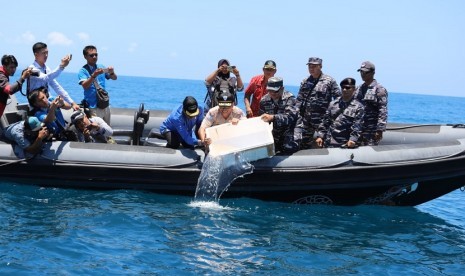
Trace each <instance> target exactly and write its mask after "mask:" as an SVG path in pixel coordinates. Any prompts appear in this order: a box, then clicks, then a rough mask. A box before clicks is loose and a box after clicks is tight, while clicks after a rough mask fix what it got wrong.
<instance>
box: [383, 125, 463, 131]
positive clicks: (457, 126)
mask: <svg viewBox="0 0 465 276" xmlns="http://www.w3.org/2000/svg"><path fill="white" fill-rule="evenodd" d="M445 125H446V126H451V127H452V128H465V124H445ZM426 126H443V125H442V124H415V125H408V126H399V127H387V128H386V130H401V129H408V128H415V127H426Z"/></svg>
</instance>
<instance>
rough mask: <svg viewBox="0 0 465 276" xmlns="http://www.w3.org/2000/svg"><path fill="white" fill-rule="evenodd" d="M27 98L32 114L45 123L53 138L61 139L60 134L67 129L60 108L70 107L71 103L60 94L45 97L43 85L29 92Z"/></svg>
mask: <svg viewBox="0 0 465 276" xmlns="http://www.w3.org/2000/svg"><path fill="white" fill-rule="evenodd" d="M27 100H28V101H29V105H30V106H31V107H33V112H34V116H36V117H37V118H38V119H39V120H40V121H41V122H43V123H44V124H46V125H47V127H48V129H49V130H50V132H51V133H52V134H53V135H54V137H55V138H57V139H60V140H63V138H62V137H60V134H61V133H63V132H64V131H65V130H66V129H67V126H66V121H65V119H64V117H63V114H62V112H61V109H71V105H70V104H69V103H67V102H66V101H64V100H63V98H62V97H61V96H58V97H56V98H47V93H46V90H45V88H44V87H42V88H39V89H36V90H34V91H32V92H31V93H29V95H28V97H27Z"/></svg>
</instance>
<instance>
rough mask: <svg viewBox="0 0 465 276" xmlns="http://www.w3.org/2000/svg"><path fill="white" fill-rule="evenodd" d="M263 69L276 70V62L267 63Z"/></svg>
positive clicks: (268, 61)
mask: <svg viewBox="0 0 465 276" xmlns="http://www.w3.org/2000/svg"><path fill="white" fill-rule="evenodd" d="M263 69H276V62H274V61H273V60H267V61H265V65H263Z"/></svg>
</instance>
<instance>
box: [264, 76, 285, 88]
mask: <svg viewBox="0 0 465 276" xmlns="http://www.w3.org/2000/svg"><path fill="white" fill-rule="evenodd" d="M281 87H283V78H281V77H271V78H269V79H268V82H267V83H266V90H273V91H278V90H279V89H281Z"/></svg>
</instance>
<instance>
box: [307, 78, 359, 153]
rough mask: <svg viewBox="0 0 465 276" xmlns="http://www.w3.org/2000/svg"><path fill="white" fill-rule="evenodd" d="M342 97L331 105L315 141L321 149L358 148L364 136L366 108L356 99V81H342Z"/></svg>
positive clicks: (349, 79)
mask: <svg viewBox="0 0 465 276" xmlns="http://www.w3.org/2000/svg"><path fill="white" fill-rule="evenodd" d="M341 89H342V96H341V97H339V98H337V99H336V100H334V101H332V102H331V103H330V104H329V107H328V110H327V111H326V114H325V116H324V117H323V121H322V122H321V124H320V126H319V127H318V134H317V138H316V140H315V142H316V144H317V145H318V146H319V147H347V148H354V147H356V146H358V141H359V138H360V135H361V134H362V124H363V117H364V106H363V104H362V103H361V102H359V101H358V100H357V99H356V98H355V97H354V95H355V79H353V78H345V79H343V80H342V81H341Z"/></svg>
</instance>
